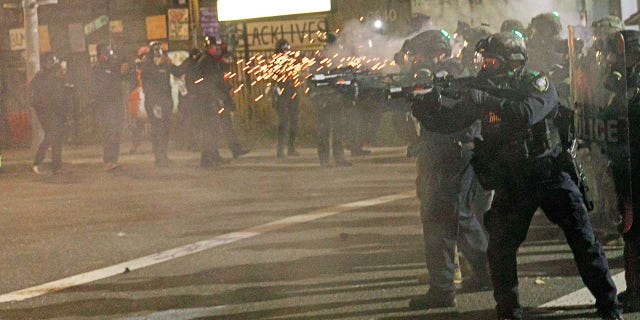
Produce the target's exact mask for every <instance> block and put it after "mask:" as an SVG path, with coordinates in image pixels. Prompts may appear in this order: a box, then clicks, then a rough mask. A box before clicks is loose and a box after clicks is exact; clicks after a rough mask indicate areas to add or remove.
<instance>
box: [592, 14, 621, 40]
mask: <svg viewBox="0 0 640 320" xmlns="http://www.w3.org/2000/svg"><path fill="white" fill-rule="evenodd" d="M623 29H624V23H623V22H622V20H621V19H620V18H618V17H616V16H606V17H604V18H601V19H598V20H596V21H594V22H593V23H592V24H591V30H592V31H593V36H594V37H602V36H604V37H606V36H608V35H610V34H612V33H614V32H618V31H621V30H623Z"/></svg>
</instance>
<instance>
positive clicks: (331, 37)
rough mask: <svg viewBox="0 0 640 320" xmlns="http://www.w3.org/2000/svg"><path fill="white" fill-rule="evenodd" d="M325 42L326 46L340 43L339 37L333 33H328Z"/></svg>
mask: <svg viewBox="0 0 640 320" xmlns="http://www.w3.org/2000/svg"><path fill="white" fill-rule="evenodd" d="M323 41H324V43H326V44H334V43H336V42H337V41H338V36H337V35H336V34H335V33H333V32H327V34H326V35H325V36H324V40H323Z"/></svg>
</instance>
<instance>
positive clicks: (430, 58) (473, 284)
mask: <svg viewBox="0 0 640 320" xmlns="http://www.w3.org/2000/svg"><path fill="white" fill-rule="evenodd" d="M449 40H450V39H449V37H448V34H447V33H446V32H445V31H444V30H428V31H425V32H422V33H420V34H418V35H416V36H415V37H413V38H411V39H409V40H407V41H406V42H405V43H404V44H403V46H402V50H401V51H400V52H399V54H396V60H397V61H399V62H401V63H403V62H404V63H406V64H409V68H410V70H409V71H410V72H411V73H413V74H415V76H414V78H415V79H417V81H431V79H430V77H431V76H432V75H433V74H436V73H439V74H442V73H444V72H446V73H448V74H451V75H455V76H465V75H468V74H467V73H468V71H467V70H466V69H465V68H464V66H463V64H462V63H461V61H460V60H457V59H452V58H450V56H451V45H450V42H449ZM479 137H480V122H479V121H477V122H474V123H471V124H470V125H469V126H467V127H464V128H459V130H457V131H455V132H452V133H448V134H441V133H438V132H434V131H430V130H429V129H427V128H424V127H422V128H421V130H420V134H419V138H418V142H417V144H415V145H412V146H410V148H409V149H410V151H409V152H408V153H409V154H410V155H411V156H417V157H418V160H417V163H416V166H417V172H418V176H417V178H416V193H417V195H418V199H419V200H420V216H421V218H422V230H423V237H424V249H425V258H426V260H425V261H426V265H427V269H428V270H429V276H430V278H429V291H427V293H426V294H424V295H422V296H420V297H417V298H414V299H412V300H411V301H410V302H409V307H410V308H411V309H428V308H439V307H452V306H455V295H456V292H455V290H456V287H455V284H454V274H455V271H456V262H455V256H456V246H457V247H458V249H460V252H462V254H463V255H464V257H465V258H466V259H467V261H469V265H470V266H471V268H472V271H473V274H472V275H465V279H464V282H463V287H464V289H465V290H469V291H479V290H488V289H489V288H490V284H491V279H490V277H489V267H488V261H487V256H486V251H487V237H486V234H485V230H484V228H483V226H482V223H481V222H480V221H481V219H482V214H483V213H484V211H485V210H487V209H488V206H486V205H484V208H482V209H479V210H478V207H476V206H475V205H474V204H475V203H479V202H483V203H488V202H490V201H491V200H490V196H491V194H490V193H486V192H485V191H484V190H482V188H481V187H480V185H479V184H478V180H477V178H476V177H475V175H474V173H473V170H472V169H471V166H470V165H469V160H470V158H471V153H472V150H473V139H474V138H479Z"/></svg>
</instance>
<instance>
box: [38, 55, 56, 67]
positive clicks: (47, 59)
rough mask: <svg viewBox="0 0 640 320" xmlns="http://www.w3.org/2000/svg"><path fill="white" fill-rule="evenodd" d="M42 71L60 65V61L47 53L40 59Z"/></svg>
mask: <svg viewBox="0 0 640 320" xmlns="http://www.w3.org/2000/svg"><path fill="white" fill-rule="evenodd" d="M40 64H41V66H42V69H44V70H48V69H51V68H53V67H55V66H57V65H59V64H60V60H59V59H58V57H56V55H55V54H53V53H52V52H46V53H44V54H42V56H41V57H40Z"/></svg>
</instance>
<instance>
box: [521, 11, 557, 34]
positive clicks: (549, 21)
mask: <svg viewBox="0 0 640 320" xmlns="http://www.w3.org/2000/svg"><path fill="white" fill-rule="evenodd" d="M529 28H530V29H532V30H536V31H537V32H539V33H542V34H545V35H547V36H551V37H555V36H558V35H559V34H560V31H562V24H561V23H560V16H559V15H558V14H557V13H555V12H547V13H541V14H539V15H537V16H535V17H533V18H532V19H531V24H530V25H529ZM545 31H546V32H545Z"/></svg>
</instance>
